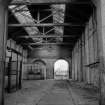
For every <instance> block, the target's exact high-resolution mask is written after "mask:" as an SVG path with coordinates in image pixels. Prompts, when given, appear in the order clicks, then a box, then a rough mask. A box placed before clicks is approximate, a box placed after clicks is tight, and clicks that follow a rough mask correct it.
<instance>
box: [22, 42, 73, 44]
mask: <svg viewBox="0 0 105 105" xmlns="http://www.w3.org/2000/svg"><path fill="white" fill-rule="evenodd" d="M21 44H22V45H74V43H63V42H61V43H58V42H57V43H48V42H47V43H21Z"/></svg>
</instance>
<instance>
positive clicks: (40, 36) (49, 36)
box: [18, 35, 76, 38]
mask: <svg viewBox="0 0 105 105" xmlns="http://www.w3.org/2000/svg"><path fill="white" fill-rule="evenodd" d="M74 37H76V36H75V35H63V36H60V35H33V36H31V35H30V36H24V35H22V36H19V37H18V38H74Z"/></svg>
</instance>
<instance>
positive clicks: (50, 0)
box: [10, 0, 90, 5]
mask: <svg viewBox="0 0 105 105" xmlns="http://www.w3.org/2000/svg"><path fill="white" fill-rule="evenodd" d="M75 1H76V0H26V1H22V0H21V1H18V2H16V1H12V2H11V4H10V5H32V4H34V5H38V4H67V3H73V4H90V2H75Z"/></svg>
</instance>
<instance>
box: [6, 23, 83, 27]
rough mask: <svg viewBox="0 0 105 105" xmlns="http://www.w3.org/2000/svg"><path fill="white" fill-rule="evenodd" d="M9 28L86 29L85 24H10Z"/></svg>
mask: <svg viewBox="0 0 105 105" xmlns="http://www.w3.org/2000/svg"><path fill="white" fill-rule="evenodd" d="M8 26H9V27H52V26H70V27H84V26H85V25H84V24H71V23H38V24H8Z"/></svg>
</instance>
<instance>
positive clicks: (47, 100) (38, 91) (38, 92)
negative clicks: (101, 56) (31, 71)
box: [5, 80, 98, 105]
mask: <svg viewBox="0 0 105 105" xmlns="http://www.w3.org/2000/svg"><path fill="white" fill-rule="evenodd" d="M91 92H92V93H91ZM5 99H6V100H5V105H98V99H97V94H96V92H93V91H90V90H88V89H86V90H85V89H81V88H80V86H79V85H78V84H77V83H75V82H73V81H66V80H44V81H42V80H37V81H34V80H33V81H32V80H31V81H30V80H28V81H24V84H23V88H22V90H19V91H17V92H15V93H14V92H13V93H12V94H6V98H5Z"/></svg>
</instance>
